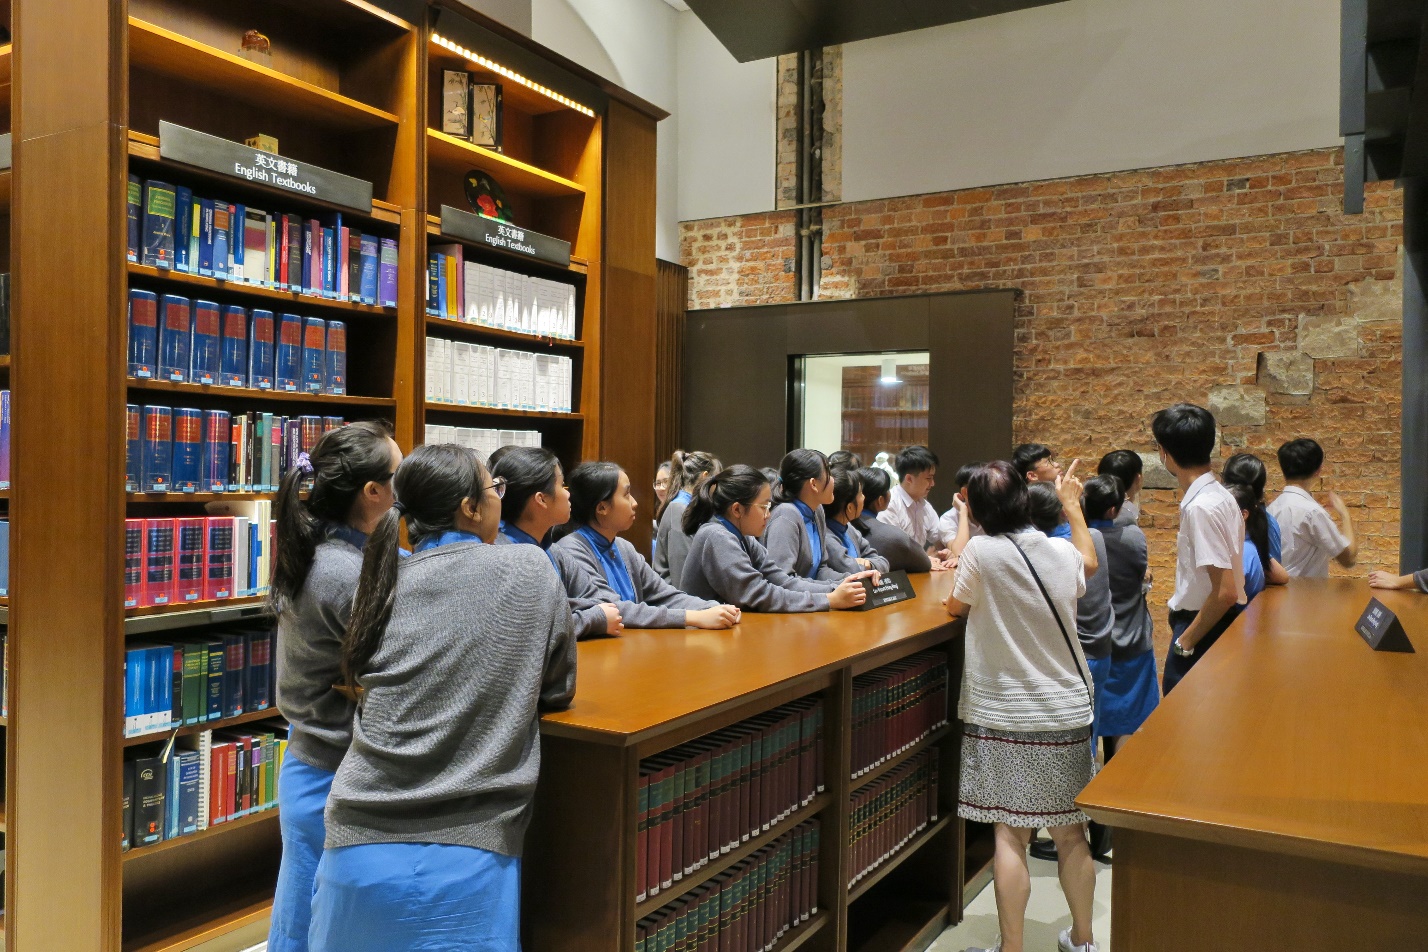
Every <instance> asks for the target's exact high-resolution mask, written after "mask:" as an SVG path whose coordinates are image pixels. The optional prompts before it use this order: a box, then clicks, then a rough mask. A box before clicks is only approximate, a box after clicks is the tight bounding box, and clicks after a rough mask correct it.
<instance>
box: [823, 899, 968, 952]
mask: <svg viewBox="0 0 1428 952" xmlns="http://www.w3.org/2000/svg"><path fill="white" fill-rule="evenodd" d="M957 919H958V915H957V912H956V911H955V910H954V909H953V908H952V906H951V904H950V903H945V902H932V901H930V900H926V899H910V898H903V899H900V900H899V901H896V902H893V903H891V904H890V905H889V908H887V909H886V910H884V912H883V915H882V916H881V918H880V922H879V924H878V926H877V927H876V928H875V929H874V930H873V931H871V932H866V933H865V932H864V931H863V930H855V929H854V928H853V926H852V925H850V926H849V928H848V933H849V934H848V952H902V950H905V949H925V948H927V947H928V946H930V945H931V944H932V943H933V942H934V941H936V939H937V937H938V935H940V934H941V933H942V930H943V929H945V928H946V927H947V926H948V924H950V923H953V922H956V921H957Z"/></svg>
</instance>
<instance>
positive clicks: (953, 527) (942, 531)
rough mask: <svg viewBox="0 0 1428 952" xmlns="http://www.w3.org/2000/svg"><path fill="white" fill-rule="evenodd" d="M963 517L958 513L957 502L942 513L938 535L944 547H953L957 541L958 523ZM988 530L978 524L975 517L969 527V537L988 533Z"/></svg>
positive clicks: (938, 522)
mask: <svg viewBox="0 0 1428 952" xmlns="http://www.w3.org/2000/svg"><path fill="white" fill-rule="evenodd" d="M960 519H961V517H960V516H958V515H957V504H956V503H953V504H952V508H951V509H948V510H947V511H946V512H944V513H943V514H942V518H941V519H938V520H937V536H938V538H939V539H941V541H942V547H943V548H944V549H947V548H951V547H952V543H953V542H955V541H957V523H958V522H959V521H960ZM986 534H987V532H986V530H985V529H983V528H982V527H981V526H979V525H977V522H976V520H975V519H973V520H971V527H970V528H969V529H968V536H967V537H968V538H969V539H970V538H972V537H974V536H979V535H986Z"/></svg>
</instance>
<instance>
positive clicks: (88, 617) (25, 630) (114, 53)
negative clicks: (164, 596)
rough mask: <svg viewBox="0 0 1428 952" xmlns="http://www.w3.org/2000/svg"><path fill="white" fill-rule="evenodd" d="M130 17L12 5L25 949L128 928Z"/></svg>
mask: <svg viewBox="0 0 1428 952" xmlns="http://www.w3.org/2000/svg"><path fill="white" fill-rule="evenodd" d="M125 29H126V26H125V4H123V3H110V2H108V0H21V2H17V3H16V4H15V5H14V35H15V51H16V52H15V60H14V87H13V90H14V117H15V139H14V147H15V172H14V207H13V227H14V228H15V234H16V235H17V236H18V242H17V247H18V244H20V243H22V244H23V247H24V249H25V251H24V254H22V255H21V254H17V255H16V256H15V259H14V268H13V271H12V273H13V275H14V283H13V297H12V301H11V306H12V314H13V322H14V323H13V343H14V353H13V358H12V359H13V366H12V372H11V383H12V386H11V392H12V397H13V400H14V403H13V411H12V422H13V431H12V438H13V446H14V467H13V470H12V488H11V503H10V518H11V550H10V565H11V590H12V592H13V593H14V594H13V595H12V597H11V605H10V630H9V634H10V679H11V680H10V684H11V687H10V705H11V716H10V721H9V729H8V757H9V767H10V769H9V771H8V795H9V828H8V831H7V834H6V846H7V850H6V852H7V867H8V868H7V875H6V877H5V883H6V889H7V892H8V894H9V895H8V897H7V902H6V910H5V911H6V913H7V915H6V927H7V928H6V933H7V934H6V940H7V941H6V944H7V946H8V947H10V948H17V949H24V950H25V952H47V950H54V952H61V950H63V952H75V950H80V949H83V950H112V949H117V948H118V946H119V926H120V888H119V877H120V870H119V840H120V826H121V818H122V809H121V803H120V785H121V782H120V747H119V741H120V735H119V733H118V731H117V730H116V729H115V728H116V725H118V724H119V723H121V720H122V696H121V694H122V688H123V678H122V674H121V672H122V670H123V660H122V654H121V647H122V634H121V630H122V629H121V623H120V613H121V610H122V605H123V595H122V591H121V589H122V586H123V578H124V575H123V557H124V556H123V525H124V496H123V490H124V379H123V373H124V350H125V348H124V321H123V315H124V310H123V303H122V302H123V281H124V275H123V270H122V269H123V266H124V247H125V241H126V239H125V215H124V184H123V183H124V175H123V169H124V163H125V157H124V149H123V142H124V138H123V135H124V130H123V128H122V126H121V125H120V122H121V121H122V120H121V117H122V116H123V115H124V114H125V96H126V86H125V69H124V65H125V60H124V46H123V42H124V35H125ZM59 778H63V782H60V779H59Z"/></svg>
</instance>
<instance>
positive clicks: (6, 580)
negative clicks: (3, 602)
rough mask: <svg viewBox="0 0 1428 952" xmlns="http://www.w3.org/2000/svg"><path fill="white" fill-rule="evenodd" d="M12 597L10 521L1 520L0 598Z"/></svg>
mask: <svg viewBox="0 0 1428 952" xmlns="http://www.w3.org/2000/svg"><path fill="white" fill-rule="evenodd" d="M9 596H10V520H9V519H0V598H8V597H9Z"/></svg>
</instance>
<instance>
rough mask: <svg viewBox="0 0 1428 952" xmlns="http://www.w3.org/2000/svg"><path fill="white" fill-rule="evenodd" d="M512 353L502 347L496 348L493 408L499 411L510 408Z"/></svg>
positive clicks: (513, 360)
mask: <svg viewBox="0 0 1428 952" xmlns="http://www.w3.org/2000/svg"><path fill="white" fill-rule="evenodd" d="M513 354H514V351H509V350H506V349H505V348H504V347H498V348H496V400H495V406H497V407H500V408H501V409H510V407H511V376H512V374H511V371H512V370H513V369H514V365H515V359H514V357H513Z"/></svg>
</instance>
